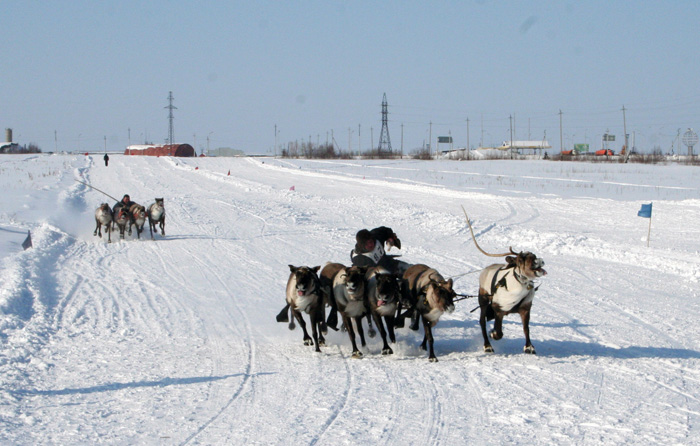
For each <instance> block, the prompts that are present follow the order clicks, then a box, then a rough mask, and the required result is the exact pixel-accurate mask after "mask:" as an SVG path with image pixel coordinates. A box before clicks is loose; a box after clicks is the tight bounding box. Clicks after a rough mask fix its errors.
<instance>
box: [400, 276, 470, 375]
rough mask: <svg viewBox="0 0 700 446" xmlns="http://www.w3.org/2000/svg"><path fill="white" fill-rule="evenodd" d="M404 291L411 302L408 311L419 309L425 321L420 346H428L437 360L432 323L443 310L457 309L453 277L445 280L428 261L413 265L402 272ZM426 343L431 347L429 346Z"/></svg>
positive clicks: (432, 356)
mask: <svg viewBox="0 0 700 446" xmlns="http://www.w3.org/2000/svg"><path fill="white" fill-rule="evenodd" d="M401 293H402V294H403V300H404V301H405V302H408V303H409V305H410V307H409V310H408V311H409V312H412V311H414V310H417V311H418V314H419V315H420V317H421V320H422V321H423V328H424V330H425V336H424V337H423V343H422V344H421V346H420V347H421V348H422V349H423V350H429V355H428V359H429V360H430V362H437V360H438V359H437V357H436V356H435V350H434V349H433V343H434V339H433V330H432V327H434V326H435V325H436V324H437V323H438V321H439V320H440V316H442V314H443V313H452V312H453V311H454V309H455V305H454V298H455V296H456V295H457V294H456V293H455V291H454V290H453V289H452V279H449V280H445V279H444V278H443V277H442V276H441V275H440V273H438V272H437V271H436V270H435V269H433V268H430V267H429V266H427V265H422V264H417V265H413V266H411V267H409V268H408V269H407V270H406V272H405V273H404V274H403V280H402V282H401ZM426 344H428V347H429V348H426Z"/></svg>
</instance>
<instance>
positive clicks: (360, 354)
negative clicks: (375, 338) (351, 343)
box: [352, 350, 364, 359]
mask: <svg viewBox="0 0 700 446" xmlns="http://www.w3.org/2000/svg"><path fill="white" fill-rule="evenodd" d="M363 356H364V355H363V354H362V352H361V351H359V350H357V351H354V352H352V357H353V358H355V359H360V358H361V357H363Z"/></svg>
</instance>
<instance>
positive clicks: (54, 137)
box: [53, 130, 58, 152]
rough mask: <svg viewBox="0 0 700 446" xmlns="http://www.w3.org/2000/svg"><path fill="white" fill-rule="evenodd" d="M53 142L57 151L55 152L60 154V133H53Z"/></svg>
mask: <svg viewBox="0 0 700 446" xmlns="http://www.w3.org/2000/svg"><path fill="white" fill-rule="evenodd" d="M53 142H54V147H55V149H56V150H55V151H56V152H58V132H57V131H56V130H54V131H53Z"/></svg>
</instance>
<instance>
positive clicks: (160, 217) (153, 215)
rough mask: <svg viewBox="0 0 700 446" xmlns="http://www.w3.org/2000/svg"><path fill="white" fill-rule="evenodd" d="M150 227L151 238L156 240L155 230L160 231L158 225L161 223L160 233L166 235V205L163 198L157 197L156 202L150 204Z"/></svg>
mask: <svg viewBox="0 0 700 446" xmlns="http://www.w3.org/2000/svg"><path fill="white" fill-rule="evenodd" d="M147 213H148V229H149V230H150V231H151V239H152V240H154V237H153V231H154V230H155V231H156V234H157V233H158V229H157V228H156V225H160V235H162V236H163V237H165V206H164V205H163V199H162V198H156V202H155V203H152V204H151V205H150V206H148V212H147Z"/></svg>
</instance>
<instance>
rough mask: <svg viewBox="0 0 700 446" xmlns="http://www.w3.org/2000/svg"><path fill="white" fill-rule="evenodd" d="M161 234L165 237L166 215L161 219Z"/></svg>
mask: <svg viewBox="0 0 700 446" xmlns="http://www.w3.org/2000/svg"><path fill="white" fill-rule="evenodd" d="M160 235H162V236H163V237H165V216H163V218H161V219H160Z"/></svg>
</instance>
